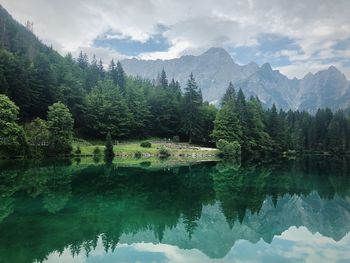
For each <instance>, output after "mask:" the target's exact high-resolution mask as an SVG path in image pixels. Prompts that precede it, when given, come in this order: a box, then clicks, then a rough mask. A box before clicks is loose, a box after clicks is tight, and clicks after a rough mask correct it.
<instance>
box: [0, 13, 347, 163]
mask: <svg viewBox="0 0 350 263" xmlns="http://www.w3.org/2000/svg"><path fill="white" fill-rule="evenodd" d="M106 64H108V67H105V66H104V65H105V63H104V61H101V60H100V59H99V58H97V57H95V56H93V57H92V58H89V57H88V56H87V55H86V54H84V53H82V52H81V53H80V55H79V56H78V58H73V57H72V55H70V54H68V55H66V56H65V57H62V56H61V55H60V54H58V53H57V52H56V51H54V50H53V49H52V48H50V47H47V46H46V45H44V44H43V43H41V42H40V40H38V38H37V37H35V35H34V34H33V33H32V32H31V31H30V30H28V29H27V28H26V27H24V26H22V25H21V24H19V23H17V22H16V21H14V20H13V19H12V17H11V16H10V15H9V14H8V13H7V11H6V10H4V9H3V8H2V7H1V8H0V94H3V95H0V106H1V107H0V111H1V112H0V115H1V130H0V132H1V134H0V138H1V139H2V140H1V146H2V147H3V148H6V149H7V150H6V152H8V153H9V152H11V153H12V152H13V151H12V150H13V149H14V148H16V149H20V148H21V147H20V146H21V145H23V144H26V143H27V145H29V146H33V145H34V146H38V145H40V146H49V148H50V147H51V149H52V151H51V152H54V153H55V151H57V149H58V148H60V147H61V148H62V152H63V153H65V154H67V153H69V151H70V147H68V146H69V142H70V141H71V139H72V138H73V136H74V137H83V138H85V139H101V138H105V137H106V135H107V134H108V133H110V135H111V137H112V138H113V140H116V139H118V140H119V139H131V138H146V137H160V138H172V139H174V140H176V141H177V140H178V139H180V140H182V141H189V142H190V143H199V144H205V145H214V143H216V144H217V146H218V148H220V149H221V150H222V151H223V152H224V153H225V155H227V156H231V157H232V156H236V155H240V153H241V152H242V153H243V154H244V155H261V154H266V153H272V152H283V151H288V150H293V151H300V152H302V151H310V152H312V151H322V152H325V151H332V152H342V153H344V152H347V151H348V150H349V149H350V135H349V134H350V123H349V118H348V116H347V115H346V114H345V113H344V112H343V111H338V112H336V113H332V111H331V110H329V109H325V110H318V111H317V113H316V115H314V116H313V115H310V114H309V113H307V112H305V111H303V112H299V111H295V112H293V111H288V112H285V111H282V110H278V109H277V108H276V107H275V105H273V106H272V108H271V109H267V110H266V109H264V108H263V105H262V103H261V102H260V100H259V99H258V98H257V97H250V98H249V99H246V98H245V95H244V94H243V92H242V90H241V89H239V90H235V88H234V86H233V85H232V83H230V84H229V83H227V85H228V89H227V91H226V94H225V96H224V98H223V99H222V101H221V105H220V107H219V108H220V109H218V108H216V107H215V106H213V105H209V103H207V102H204V101H203V97H202V91H201V88H200V87H199V86H198V84H197V82H196V80H195V76H194V75H193V74H192V73H191V72H188V80H187V82H186V85H185V86H184V87H183V90H184V91H181V87H180V84H179V82H178V81H176V80H174V79H171V80H168V78H167V75H166V72H165V71H164V69H163V70H161V72H159V77H158V78H157V80H156V81H150V80H147V79H140V78H136V77H131V76H127V75H126V74H125V72H124V70H123V67H122V65H121V63H120V62H119V61H113V60H112V61H109V62H107V63H106ZM4 95H5V96H4ZM8 98H9V99H8ZM12 102H14V104H13V103H12ZM57 102H60V103H57ZM51 105H52V106H51ZM73 123H74V126H73ZM70 126H72V127H70ZM23 127H24V128H23ZM67 127H68V128H67ZM67 129H68V131H67ZM65 141H66V142H67V145H65V144H64V143H62V142H65ZM9 149H10V150H9Z"/></svg>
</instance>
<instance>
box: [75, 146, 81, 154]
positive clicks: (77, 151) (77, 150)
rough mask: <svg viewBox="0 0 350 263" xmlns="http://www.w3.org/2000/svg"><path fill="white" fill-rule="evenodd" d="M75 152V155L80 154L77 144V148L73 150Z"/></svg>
mask: <svg viewBox="0 0 350 263" xmlns="http://www.w3.org/2000/svg"><path fill="white" fill-rule="evenodd" d="M75 154H76V155H80V154H81V149H80V147H79V146H78V147H77V149H76V150H75Z"/></svg>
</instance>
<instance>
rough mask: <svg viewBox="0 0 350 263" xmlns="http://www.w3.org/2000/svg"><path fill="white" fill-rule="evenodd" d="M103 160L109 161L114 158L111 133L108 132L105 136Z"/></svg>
mask: <svg viewBox="0 0 350 263" xmlns="http://www.w3.org/2000/svg"><path fill="white" fill-rule="evenodd" d="M104 153H105V160H106V161H111V160H113V158H114V151H113V142H112V136H111V133H110V132H108V133H107V136H106V145H105V152H104Z"/></svg>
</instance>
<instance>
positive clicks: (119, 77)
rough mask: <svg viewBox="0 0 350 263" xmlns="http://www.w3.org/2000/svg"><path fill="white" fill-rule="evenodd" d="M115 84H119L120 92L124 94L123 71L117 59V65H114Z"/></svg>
mask: <svg viewBox="0 0 350 263" xmlns="http://www.w3.org/2000/svg"><path fill="white" fill-rule="evenodd" d="M116 84H117V85H118V86H119V88H120V92H121V94H122V95H124V94H125V72H124V69H123V67H122V64H121V63H120V61H119V60H118V62H117V67H116Z"/></svg>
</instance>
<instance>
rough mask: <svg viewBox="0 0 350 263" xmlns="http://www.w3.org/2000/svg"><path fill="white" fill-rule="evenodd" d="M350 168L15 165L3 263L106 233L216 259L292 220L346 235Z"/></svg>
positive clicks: (0, 248) (116, 239)
mask: <svg viewBox="0 0 350 263" xmlns="http://www.w3.org/2000/svg"><path fill="white" fill-rule="evenodd" d="M328 162H329V163H328ZM330 163H332V164H333V165H329V164H330ZM325 167H327V168H328V170H327V169H325ZM348 167H349V166H348V162H347V160H341V161H339V162H337V161H334V160H331V161H330V160H326V159H324V160H310V159H306V160H301V161H295V162H291V163H285V164H284V165H276V166H271V165H270V166H268V167H261V168H254V167H247V168H240V167H235V166H226V165H222V164H218V165H215V164H211V163H209V164H202V165H194V166H190V167H178V168H171V169H160V170H154V169H152V170H151V169H141V168H121V167H115V166H103V165H95V166H93V165H92V166H81V165H80V166H72V165H58V166H57V165H51V166H44V167H36V166H34V167H30V166H29V167H25V168H23V169H19V168H11V167H8V168H6V169H2V170H1V172H0V182H1V183H0V196H1V207H0V219H2V222H0V262H33V261H34V260H39V261H40V260H43V259H44V258H45V257H46V256H47V255H48V254H49V253H51V252H53V251H58V252H61V251H63V250H64V248H67V247H69V248H70V250H71V252H72V253H73V254H78V253H79V252H80V251H86V252H87V253H88V252H89V251H91V250H93V249H94V247H95V246H96V243H97V240H98V238H99V237H100V236H102V240H103V244H104V246H105V249H113V248H114V247H115V246H116V245H117V244H118V243H121V242H122V243H124V242H127V243H130V242H143V241H145V242H148V241H149V242H154V243H157V242H160V241H161V242H162V243H166V244H172V245H176V246H178V247H180V248H198V249H200V250H201V251H203V252H204V253H205V254H207V255H208V256H210V257H212V258H218V257H223V256H225V254H226V253H227V252H228V251H229V250H230V249H231V247H232V246H233V245H234V243H235V242H236V241H237V240H239V239H245V240H249V241H250V242H254V243H255V242H257V241H258V240H259V239H261V238H262V239H264V240H265V241H266V242H271V240H272V239H273V237H274V236H275V235H279V234H281V233H282V232H283V231H285V230H287V229H288V228H289V227H290V226H306V227H307V228H308V229H309V230H310V231H312V232H320V233H321V234H322V235H324V236H327V237H331V238H333V239H334V240H339V239H341V238H342V237H343V236H344V235H345V234H346V233H347V232H348V231H349V230H350V223H349V222H350V198H349V196H350V191H349V190H350V177H349V176H346V174H348V169H349V168H348ZM3 204H5V206H4V207H5V209H3Z"/></svg>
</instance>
